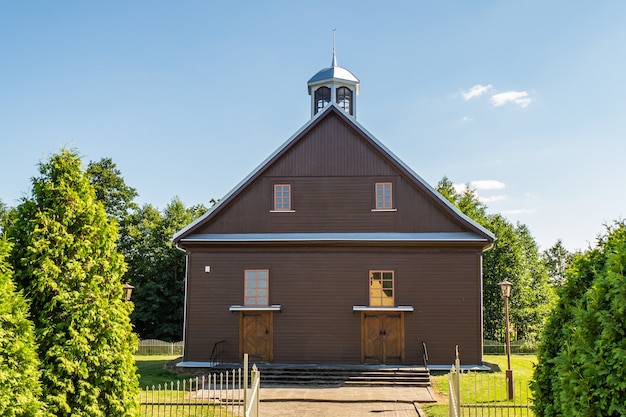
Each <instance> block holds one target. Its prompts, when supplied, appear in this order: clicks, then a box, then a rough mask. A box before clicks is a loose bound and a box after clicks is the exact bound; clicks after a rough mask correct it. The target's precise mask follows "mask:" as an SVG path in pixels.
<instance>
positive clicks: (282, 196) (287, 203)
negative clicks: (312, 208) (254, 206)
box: [274, 184, 291, 211]
mask: <svg viewBox="0 0 626 417" xmlns="http://www.w3.org/2000/svg"><path fill="white" fill-rule="evenodd" d="M274 210H275V211H290V210H291V184H274Z"/></svg>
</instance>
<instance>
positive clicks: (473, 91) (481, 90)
mask: <svg viewBox="0 0 626 417" xmlns="http://www.w3.org/2000/svg"><path fill="white" fill-rule="evenodd" d="M491 88H493V86H492V85H491V84H488V85H481V84H476V85H475V86H473V87H472V88H470V89H469V90H468V91H464V92H462V93H461V94H462V95H463V99H464V100H465V101H467V100H470V99H473V98H474V97H478V96H482V95H483V94H485V93H486V92H487V91H489V90H491Z"/></svg>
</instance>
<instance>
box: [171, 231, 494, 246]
mask: <svg viewBox="0 0 626 417" xmlns="http://www.w3.org/2000/svg"><path fill="white" fill-rule="evenodd" d="M179 243H180V244H181V245H183V246H185V245H186V244H189V245H194V244H201V245H210V246H214V245H219V246H222V245H251V244H252V245H257V244H258V245H306V246H319V245H329V246H381V245H384V246H388V245H391V246H472V247H481V248H484V247H486V246H488V245H489V244H490V242H489V240H488V239H486V238H484V237H482V236H480V235H477V234H474V233H469V232H456V233H455V232H450V233H446V232H437V233H234V234H231V233H229V234H195V235H190V236H187V237H185V238H183V239H181V240H180V241H179Z"/></svg>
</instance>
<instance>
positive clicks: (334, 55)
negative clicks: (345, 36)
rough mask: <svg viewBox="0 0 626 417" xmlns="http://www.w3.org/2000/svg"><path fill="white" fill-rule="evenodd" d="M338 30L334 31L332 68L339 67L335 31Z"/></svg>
mask: <svg viewBox="0 0 626 417" xmlns="http://www.w3.org/2000/svg"><path fill="white" fill-rule="evenodd" d="M336 30H337V29H333V63H332V66H333V67H336V66H337V53H336V52H335V31H336Z"/></svg>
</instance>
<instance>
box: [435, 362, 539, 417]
mask: <svg viewBox="0 0 626 417" xmlns="http://www.w3.org/2000/svg"><path fill="white" fill-rule="evenodd" d="M483 360H484V361H485V364H486V365H490V367H491V368H492V370H493V372H491V373H487V372H485V373H484V374H485V376H489V379H490V381H492V379H491V377H495V378H504V371H505V370H506V368H507V360H506V356H502V355H485V356H484V357H483ZM536 362H537V358H536V356H534V355H512V356H511V369H513V377H514V380H515V387H516V388H515V402H516V403H527V401H528V398H527V395H528V394H527V393H528V391H527V390H526V387H528V385H529V382H530V380H531V379H532V376H533V372H534V367H533V365H534V364H535V363H536ZM432 383H433V388H434V390H435V392H436V393H437V394H438V395H439V397H440V398H442V399H443V400H444V401H446V402H447V398H448V375H447V374H445V375H436V376H433V377H432ZM520 385H521V389H520ZM461 393H462V397H461V401H462V402H466V403H468V402H472V403H494V402H502V403H506V398H505V397H506V392H505V391H503V390H502V389H500V388H494V386H493V384H492V383H487V382H486V381H485V380H484V379H483V378H482V377H481V376H480V375H479V376H478V377H477V379H473V378H472V377H468V376H461ZM423 410H424V411H425V412H426V414H427V415H428V416H429V417H447V416H448V404H447V403H446V404H436V405H428V406H424V407H423ZM505 413H506V411H505ZM510 413H511V414H507V415H515V414H514V411H511V412H510ZM524 413H525V411H524ZM524 415H525V414H524Z"/></svg>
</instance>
